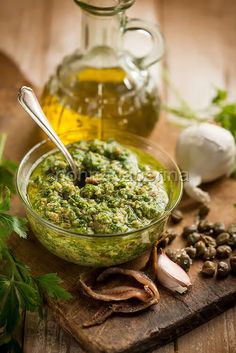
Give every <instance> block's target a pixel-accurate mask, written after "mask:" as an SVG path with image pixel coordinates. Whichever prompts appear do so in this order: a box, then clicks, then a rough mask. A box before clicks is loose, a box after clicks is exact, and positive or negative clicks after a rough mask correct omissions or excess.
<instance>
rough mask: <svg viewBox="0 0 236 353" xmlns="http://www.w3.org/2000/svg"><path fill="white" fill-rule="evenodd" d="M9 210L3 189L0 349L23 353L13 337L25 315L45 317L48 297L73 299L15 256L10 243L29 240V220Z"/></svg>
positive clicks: (0, 208)
mask: <svg viewBox="0 0 236 353" xmlns="http://www.w3.org/2000/svg"><path fill="white" fill-rule="evenodd" d="M0 150H1V146H0ZM9 210H10V190H9V188H8V187H6V186H1V185H0V347H1V349H3V348H4V349H7V351H8V352H12V353H13V352H14V353H20V352H21V348H20V346H19V344H18V342H17V341H16V340H15V339H14V337H13V335H14V331H15V330H16V328H17V325H18V324H19V322H20V320H21V318H22V314H23V313H24V312H25V311H26V310H29V311H33V312H38V313H39V315H40V316H42V306H43V295H44V294H45V295H48V296H49V297H52V298H54V299H63V300H65V299H70V298H71V295H70V293H68V292H67V291H66V290H65V289H64V288H62V287H61V282H62V281H61V279H60V278H59V277H58V276H57V275H56V274H55V273H49V274H45V275H41V276H33V274H32V273H31V270H30V268H29V267H28V266H27V265H25V264H24V263H23V262H20V261H19V260H17V259H16V258H15V257H14V255H13V254H12V253H11V251H10V249H9V248H8V246H7V243H6V240H7V239H8V237H9V236H10V235H11V234H12V233H13V232H15V233H17V234H18V235H19V236H20V237H22V238H26V232H27V220H26V219H25V218H21V217H16V216H12V215H10V214H9ZM1 349H0V350H1Z"/></svg>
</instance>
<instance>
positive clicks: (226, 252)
mask: <svg viewBox="0 0 236 353" xmlns="http://www.w3.org/2000/svg"><path fill="white" fill-rule="evenodd" d="M231 253H232V249H231V247H230V246H229V245H220V246H218V247H217V249H216V254H217V257H219V258H220V259H226V258H227V257H229V256H230V254H231Z"/></svg>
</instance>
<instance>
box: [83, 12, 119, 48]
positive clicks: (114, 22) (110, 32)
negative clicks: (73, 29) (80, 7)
mask: <svg viewBox="0 0 236 353" xmlns="http://www.w3.org/2000/svg"><path fill="white" fill-rule="evenodd" d="M122 18H123V14H116V15H114V16H96V15H93V14H90V13H88V12H86V11H82V18H81V23H82V30H81V49H82V50H83V51H84V52H88V51H90V50H92V49H96V48H98V47H100V48H101V47H104V48H107V49H113V50H114V51H117V50H119V49H120V46H121V21H122Z"/></svg>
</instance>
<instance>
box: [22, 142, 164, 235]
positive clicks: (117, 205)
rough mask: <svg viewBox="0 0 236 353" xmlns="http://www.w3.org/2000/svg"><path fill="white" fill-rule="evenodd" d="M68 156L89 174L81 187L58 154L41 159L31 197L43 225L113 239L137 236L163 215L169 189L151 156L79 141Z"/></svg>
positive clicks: (107, 144)
mask: <svg viewBox="0 0 236 353" xmlns="http://www.w3.org/2000/svg"><path fill="white" fill-rule="evenodd" d="M69 150H70V152H71V154H72V156H73V158H74V159H75V161H76V163H77V166H78V169H79V170H80V171H85V172H86V173H87V178H86V179H85V185H84V186H83V187H79V186H76V185H75V184H74V181H73V176H72V174H71V172H70V168H69V167H68V164H67V163H66V161H65V160H64V157H63V156H62V155H61V154H60V153H59V152H56V153H52V154H50V155H47V156H46V157H45V158H42V160H41V162H40V163H39V164H38V165H37V166H36V168H35V169H34V170H33V172H32V174H31V176H30V180H29V185H28V190H27V192H28V197H29V200H30V203H31V205H32V208H33V209H34V210H35V211H36V212H37V213H38V214H39V215H40V216H42V217H43V218H44V219H46V220H48V221H50V222H51V223H53V224H55V225H57V226H59V227H61V228H63V229H67V230H70V231H74V232H77V233H80V234H112V233H125V232H129V231H131V230H138V229H140V228H142V227H144V226H147V225H149V224H150V223H151V222H152V221H153V220H154V219H156V218H157V217H159V216H160V215H161V214H163V212H164V211H165V209H166V206H167V204H168V201H169V200H168V195H167V187H166V184H165V183H164V181H163V178H162V173H161V171H162V168H161V166H159V165H158V163H157V162H156V161H155V160H154V159H153V158H152V157H151V156H149V155H146V156H145V155H144V154H139V153H138V151H132V150H130V149H128V148H126V147H124V146H122V145H120V144H119V143H117V142H116V141H114V140H108V141H105V142H104V141H100V140H92V141H80V142H77V143H74V144H73V145H71V146H70V148H69ZM88 173H89V174H88Z"/></svg>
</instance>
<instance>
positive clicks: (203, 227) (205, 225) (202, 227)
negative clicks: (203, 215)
mask: <svg viewBox="0 0 236 353" xmlns="http://www.w3.org/2000/svg"><path fill="white" fill-rule="evenodd" d="M213 229H214V224H213V223H212V222H210V221H208V220H206V219H205V220H203V221H200V222H199V224H198V230H199V231H200V232H209V231H212V232H213Z"/></svg>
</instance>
